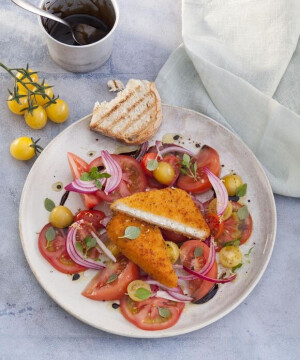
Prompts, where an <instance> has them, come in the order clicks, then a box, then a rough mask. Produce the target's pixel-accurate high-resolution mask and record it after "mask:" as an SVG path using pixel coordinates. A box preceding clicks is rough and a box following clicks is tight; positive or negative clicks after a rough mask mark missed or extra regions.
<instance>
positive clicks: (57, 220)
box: [49, 205, 74, 229]
mask: <svg viewBox="0 0 300 360" xmlns="http://www.w3.org/2000/svg"><path fill="white" fill-rule="evenodd" d="M73 218H74V216H73V214H72V212H71V210H70V209H69V208H67V207H66V206H62V205H59V206H56V207H55V208H54V209H53V210H52V211H51V213H50V217H49V221H50V223H51V224H52V225H53V226H55V227H57V228H59V229H63V228H66V227H68V226H69V225H71V224H72V222H73Z"/></svg>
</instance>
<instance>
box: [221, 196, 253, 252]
mask: <svg viewBox="0 0 300 360" xmlns="http://www.w3.org/2000/svg"><path fill="white" fill-rule="evenodd" d="M242 206H243V205H241V204H239V203H237V202H234V201H232V215H231V216H230V218H229V219H227V220H226V221H224V228H223V232H222V234H221V235H220V236H219V237H218V239H217V241H216V243H217V245H218V247H217V250H220V249H221V248H222V245H223V244H224V243H226V242H229V241H235V240H239V241H240V245H242V244H244V243H245V242H246V241H247V240H248V239H249V237H250V235H251V233H252V228H253V222H252V217H251V215H250V214H249V215H248V216H247V218H246V219H244V220H240V219H239V217H238V216H237V211H238V209H239V208H241V207H242Z"/></svg>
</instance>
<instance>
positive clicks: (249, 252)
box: [245, 246, 254, 256]
mask: <svg viewBox="0 0 300 360" xmlns="http://www.w3.org/2000/svg"><path fill="white" fill-rule="evenodd" d="M253 248H254V246H252V248H250V249H249V251H248V252H247V254H245V256H250V254H251V252H252V250H253Z"/></svg>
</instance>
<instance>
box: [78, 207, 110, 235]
mask: <svg viewBox="0 0 300 360" xmlns="http://www.w3.org/2000/svg"><path fill="white" fill-rule="evenodd" d="M104 218H105V214H104V212H103V211H99V210H83V211H79V212H78V213H76V214H75V217H74V221H78V220H84V221H85V222H88V223H90V224H92V225H93V226H94V228H95V229H96V230H99V229H102V228H103V227H104V226H103V225H102V224H101V220H103V219H104Z"/></svg>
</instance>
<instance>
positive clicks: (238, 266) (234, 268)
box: [231, 263, 243, 273]
mask: <svg viewBox="0 0 300 360" xmlns="http://www.w3.org/2000/svg"><path fill="white" fill-rule="evenodd" d="M242 266H243V264H242V263H240V264H238V265H236V266H234V267H233V268H232V269H231V270H232V272H233V273H234V272H235V270H236V269H239V268H240V267H242Z"/></svg>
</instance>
